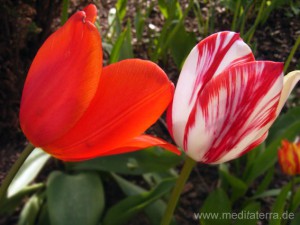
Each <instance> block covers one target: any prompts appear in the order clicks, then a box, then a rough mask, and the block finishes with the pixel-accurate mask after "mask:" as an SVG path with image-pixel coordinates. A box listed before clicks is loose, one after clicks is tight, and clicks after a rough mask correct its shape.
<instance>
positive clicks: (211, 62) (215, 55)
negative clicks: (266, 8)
mask: <svg viewBox="0 0 300 225" xmlns="http://www.w3.org/2000/svg"><path fill="white" fill-rule="evenodd" d="M251 61H254V56H253V54H252V52H251V49H250V48H249V46H248V45H247V44H246V43H244V42H243V40H242V39H241V38H240V36H239V34H237V33H234V32H228V31H225V32H220V33H216V34H213V35H211V36H209V37H208V38H206V39H204V40H203V41H201V42H200V43H199V44H198V45H197V46H195V47H194V48H193V50H192V51H191V53H190V54H189V55H188V57H187V59H186V61H185V63H184V65H183V68H182V71H181V74H180V77H179V80H178V83H177V87H176V91H175V95H174V100H173V104H172V106H171V107H170V108H169V111H172V112H169V113H168V115H169V116H168V117H167V123H168V127H169V131H170V133H171V135H172V136H173V137H174V139H175V140H176V142H177V144H178V145H179V146H180V147H182V146H183V135H184V127H185V126H186V123H187V121H188V115H189V114H190V112H191V110H192V109H193V108H194V105H195V104H196V101H197V98H198V95H199V94H200V93H201V92H202V90H203V89H204V88H205V85H206V84H207V83H208V82H209V80H211V79H212V78H213V77H216V76H218V75H219V74H220V73H221V72H222V71H224V70H225V69H228V68H230V67H232V66H234V65H237V64H241V63H246V62H251ZM171 115H172V116H171ZM173 126H174V127H173Z"/></svg>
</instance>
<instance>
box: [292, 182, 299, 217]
mask: <svg viewBox="0 0 300 225" xmlns="http://www.w3.org/2000/svg"><path fill="white" fill-rule="evenodd" d="M299 206H300V188H298V189H297V191H296V192H295V195H294V197H293V204H292V206H291V212H295V211H296V210H297V209H298V208H299Z"/></svg>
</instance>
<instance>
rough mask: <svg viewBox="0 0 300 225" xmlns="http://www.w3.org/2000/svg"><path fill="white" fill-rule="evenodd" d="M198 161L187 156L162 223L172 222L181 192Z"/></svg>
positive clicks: (162, 224) (167, 224)
mask: <svg viewBox="0 0 300 225" xmlns="http://www.w3.org/2000/svg"><path fill="white" fill-rule="evenodd" d="M196 163H197V162H196V161H194V160H193V159H191V158H189V157H186V160H185V162H184V165H183V168H182V170H181V172H180V175H179V177H178V179H177V181H176V184H175V187H174V189H173V191H172V194H171V196H170V199H169V202H168V205H167V209H166V211H165V214H164V216H163V218H162V221H161V225H169V224H170V222H171V220H172V217H173V214H174V211H175V208H176V206H177V202H178V200H179V197H180V194H181V192H182V190H183V188H184V185H185V183H186V181H187V179H188V178H189V176H190V174H191V172H192V170H193V168H194V166H195V165H196Z"/></svg>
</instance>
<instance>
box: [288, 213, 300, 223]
mask: <svg viewBox="0 0 300 225" xmlns="http://www.w3.org/2000/svg"><path fill="white" fill-rule="evenodd" d="M291 216H292V217H294V218H290V219H291V221H292V222H291V225H299V224H300V213H296V214H292V215H291Z"/></svg>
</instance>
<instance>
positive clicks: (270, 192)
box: [251, 189, 281, 199]
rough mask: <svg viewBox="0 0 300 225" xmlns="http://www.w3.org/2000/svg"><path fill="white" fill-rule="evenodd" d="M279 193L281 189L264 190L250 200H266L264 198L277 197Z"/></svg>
mask: <svg viewBox="0 0 300 225" xmlns="http://www.w3.org/2000/svg"><path fill="white" fill-rule="evenodd" d="M280 191H281V189H271V190H266V191H264V192H263V193H260V194H255V195H254V196H253V197H252V198H251V199H258V198H266V197H273V196H278V195H279V194H280Z"/></svg>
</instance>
